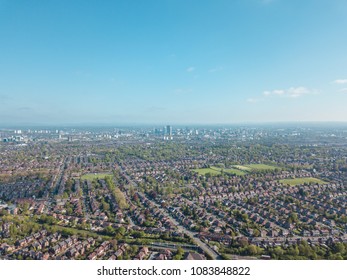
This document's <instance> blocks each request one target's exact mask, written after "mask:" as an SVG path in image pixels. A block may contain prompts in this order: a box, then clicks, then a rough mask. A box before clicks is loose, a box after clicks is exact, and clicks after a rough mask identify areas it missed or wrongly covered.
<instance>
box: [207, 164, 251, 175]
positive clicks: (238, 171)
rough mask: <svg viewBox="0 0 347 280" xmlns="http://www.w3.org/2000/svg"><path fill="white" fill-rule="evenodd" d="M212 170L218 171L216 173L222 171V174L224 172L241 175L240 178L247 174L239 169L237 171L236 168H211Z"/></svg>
mask: <svg viewBox="0 0 347 280" xmlns="http://www.w3.org/2000/svg"><path fill="white" fill-rule="evenodd" d="M211 169H213V170H216V171H220V172H221V171H222V170H223V172H224V173H230V174H233V175H239V176H242V175H245V174H246V172H244V171H242V170H239V169H236V168H226V169H224V168H220V167H215V166H211Z"/></svg>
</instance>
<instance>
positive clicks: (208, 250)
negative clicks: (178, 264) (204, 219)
mask: <svg viewBox="0 0 347 280" xmlns="http://www.w3.org/2000/svg"><path fill="white" fill-rule="evenodd" d="M120 171H121V174H122V175H123V176H124V177H125V178H126V179H127V180H128V182H129V183H130V184H131V185H133V186H134V187H137V184H136V183H135V182H134V181H133V180H132V179H131V178H130V177H129V176H128V175H127V174H126V173H125V171H124V170H123V168H120ZM138 191H139V190H138ZM139 193H140V194H141V195H143V196H145V194H144V193H141V192H139ZM151 202H152V203H154V205H155V206H157V207H158V208H159V209H162V210H163V214H164V215H165V216H166V218H168V219H169V220H170V221H171V222H172V223H173V224H174V225H175V226H177V228H178V229H179V230H180V231H181V232H183V233H184V234H186V235H187V236H189V237H190V238H191V239H192V240H194V242H195V244H197V245H198V246H199V247H200V248H201V249H202V250H203V251H204V252H205V253H206V254H208V255H209V256H211V258H212V259H213V260H219V259H222V258H221V256H220V255H219V254H218V253H217V252H216V251H214V250H213V249H212V248H211V247H210V246H209V245H207V244H206V243H204V242H202V241H201V240H200V238H197V237H196V236H195V233H194V232H192V231H190V230H188V229H186V228H185V227H183V226H182V225H181V224H179V223H178V222H177V221H176V220H175V219H174V218H173V217H171V215H170V214H169V213H168V211H167V210H166V209H165V208H163V207H162V206H161V205H159V204H158V203H156V202H155V201H153V200H151Z"/></svg>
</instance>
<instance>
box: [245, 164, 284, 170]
mask: <svg viewBox="0 0 347 280" xmlns="http://www.w3.org/2000/svg"><path fill="white" fill-rule="evenodd" d="M245 166H246V167H249V168H251V169H252V170H256V171H258V170H275V169H278V168H279V167H277V166H272V165H267V164H247V165H245Z"/></svg>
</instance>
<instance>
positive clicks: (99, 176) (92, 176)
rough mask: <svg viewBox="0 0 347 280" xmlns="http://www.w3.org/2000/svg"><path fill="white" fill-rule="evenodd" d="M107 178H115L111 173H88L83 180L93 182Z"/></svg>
mask: <svg viewBox="0 0 347 280" xmlns="http://www.w3.org/2000/svg"><path fill="white" fill-rule="evenodd" d="M107 176H111V177H112V176H113V175H112V174H111V173H88V174H84V175H82V176H81V180H89V181H93V180H94V179H105V177H107Z"/></svg>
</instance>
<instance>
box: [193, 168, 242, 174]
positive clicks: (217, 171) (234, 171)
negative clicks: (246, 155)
mask: <svg viewBox="0 0 347 280" xmlns="http://www.w3.org/2000/svg"><path fill="white" fill-rule="evenodd" d="M222 170H223V172H224V173H230V174H234V175H239V176H242V175H245V174H246V173H245V172H243V171H241V170H238V169H234V168H228V169H223V168H220V167H215V166H211V167H210V168H199V169H193V171H195V172H197V173H199V175H206V174H207V173H210V174H211V175H220V174H222Z"/></svg>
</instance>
